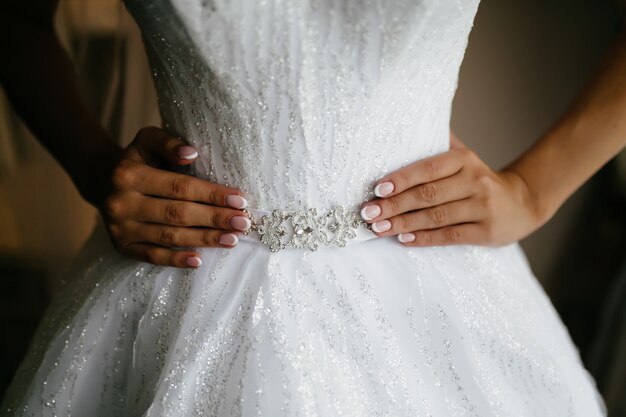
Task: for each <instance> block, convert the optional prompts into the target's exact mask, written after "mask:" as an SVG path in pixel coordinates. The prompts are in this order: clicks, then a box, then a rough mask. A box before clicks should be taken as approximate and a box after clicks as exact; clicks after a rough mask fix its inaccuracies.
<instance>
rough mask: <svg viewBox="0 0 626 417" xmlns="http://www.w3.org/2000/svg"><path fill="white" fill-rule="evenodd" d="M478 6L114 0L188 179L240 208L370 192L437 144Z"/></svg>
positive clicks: (367, 0) (376, 0) (298, 204)
mask: <svg viewBox="0 0 626 417" xmlns="http://www.w3.org/2000/svg"><path fill="white" fill-rule="evenodd" d="M478 3H479V0H388V1H383V0H341V1H336V0H284V1H280V0H262V1H261V0H126V1H125V4H126V7H127V8H128V10H129V11H130V12H131V14H132V15H133V17H134V19H135V20H136V22H137V23H138V25H139V27H140V29H141V31H142V35H143V38H144V44H145V47H146V52H147V55H148V59H149V61H150V66H151V68H152V73H153V78H154V82H155V86H156V90H157V94H158V97H159V108H160V113H161V117H162V119H163V125H164V127H165V128H166V129H168V130H169V131H170V132H171V133H172V134H174V135H180V136H181V137H183V138H185V139H186V140H187V141H188V142H190V143H191V144H193V145H194V146H195V147H196V148H197V149H198V150H199V153H200V155H199V158H198V160H197V161H196V162H195V163H194V165H193V167H192V174H193V175H196V176H198V177H201V178H204V179H207V180H210V181H214V182H218V183H221V184H226V185H228V186H232V187H235V188H239V189H241V190H242V191H243V192H244V195H245V197H246V198H247V200H248V202H249V203H250V206H251V207H255V208H260V209H274V208H280V209H283V210H296V209H301V208H307V207H316V208H330V207H332V206H334V205H343V206H344V207H347V208H353V209H356V208H358V207H359V206H360V204H361V203H362V202H364V201H367V200H368V199H371V198H372V197H374V195H373V193H372V191H371V189H372V184H373V183H374V181H376V180H377V179H378V178H380V177H381V176H382V175H384V174H385V173H387V172H390V171H393V170H396V169H398V168H400V167H402V166H404V165H406V164H408V163H410V162H412V161H415V160H417V159H421V158H424V157H426V156H429V155H432V154H435V153H439V152H442V151H445V150H447V149H448V146H449V123H450V113H451V104H452V99H453V96H454V92H455V90H456V86H457V80H458V72H459V67H460V64H461V61H462V58H463V54H464V52H465V48H466V45H467V38H468V34H469V32H470V29H471V26H472V23H473V20H474V16H475V13H476V9H477V7H478Z"/></svg>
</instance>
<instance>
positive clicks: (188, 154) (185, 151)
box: [178, 145, 198, 159]
mask: <svg viewBox="0 0 626 417" xmlns="http://www.w3.org/2000/svg"><path fill="white" fill-rule="evenodd" d="M197 156H198V151H196V149H195V148H194V147H193V146H187V145H185V146H181V147H180V148H178V157H179V158H182V159H194V158H195V157H197Z"/></svg>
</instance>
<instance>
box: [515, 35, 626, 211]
mask: <svg viewBox="0 0 626 417" xmlns="http://www.w3.org/2000/svg"><path fill="white" fill-rule="evenodd" d="M625 145H626V32H623V33H622V34H621V35H620V37H619V38H618V39H617V40H616V42H615V44H614V45H613V46H612V48H611V49H610V51H609V53H608V54H607V57H606V58H605V59H604V61H603V62H602V64H601V65H600V66H599V68H598V70H597V72H596V73H595V75H594V77H593V78H592V79H591V81H590V82H589V84H588V85H587V86H586V88H585V90H584V91H583V92H582V94H581V95H580V96H579V97H578V99H577V100H576V101H575V102H574V103H573V104H572V106H571V107H570V108H569V109H568V111H567V112H566V113H565V114H564V115H563V116H562V117H561V118H560V120H559V121H558V122H557V123H556V124H555V125H554V126H553V127H552V128H551V129H550V130H549V131H548V132H546V134H544V135H543V137H541V138H540V139H539V140H538V141H537V142H536V143H535V144H534V145H533V146H532V147H531V148H530V149H529V150H528V151H527V152H526V153H524V154H523V155H522V156H520V157H519V158H518V159H517V160H515V161H514V162H513V163H511V164H510V165H509V166H507V167H506V168H504V170H505V171H513V172H515V173H517V174H518V175H519V176H520V177H521V178H522V179H523V180H524V182H525V183H526V186H527V188H528V190H529V192H530V193H531V198H532V200H533V202H534V206H535V207H536V211H537V214H538V217H539V218H540V220H541V221H542V222H545V221H547V220H548V219H549V218H551V217H552V215H553V214H554V213H555V212H556V210H558V208H559V207H560V206H561V205H562V204H563V202H564V201H565V200H566V199H567V198H568V197H569V196H571V195H572V194H573V193H574V192H575V191H576V190H577V189H578V188H579V187H580V186H581V185H582V184H583V183H584V182H585V181H587V180H588V179H589V178H590V177H591V176H592V175H593V174H594V173H595V172H596V171H598V170H599V169H600V168H601V167H602V166H603V165H604V164H606V163H607V162H608V161H609V160H610V159H611V158H613V157H614V156H615V155H617V154H618V153H619V152H620V150H621V149H623V148H624V146H625Z"/></svg>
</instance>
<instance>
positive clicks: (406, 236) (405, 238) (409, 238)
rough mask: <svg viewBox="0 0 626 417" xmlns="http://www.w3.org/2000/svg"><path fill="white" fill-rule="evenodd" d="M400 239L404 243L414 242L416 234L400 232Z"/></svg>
mask: <svg viewBox="0 0 626 417" xmlns="http://www.w3.org/2000/svg"><path fill="white" fill-rule="evenodd" d="M398 240H399V241H400V242H402V243H407V242H413V241H414V240H415V235H414V234H413V233H400V234H399V235H398Z"/></svg>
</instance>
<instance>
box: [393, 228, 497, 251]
mask: <svg viewBox="0 0 626 417" xmlns="http://www.w3.org/2000/svg"><path fill="white" fill-rule="evenodd" d="M398 241H399V242H400V243H402V244H403V245H405V246H448V245H464V244H468V245H481V244H483V243H484V242H485V239H484V233H482V229H481V226H480V224H478V223H463V224H457V225H454V226H446V227H441V228H439V229H432V230H421V231H418V232H406V233H401V234H399V235H398Z"/></svg>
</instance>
